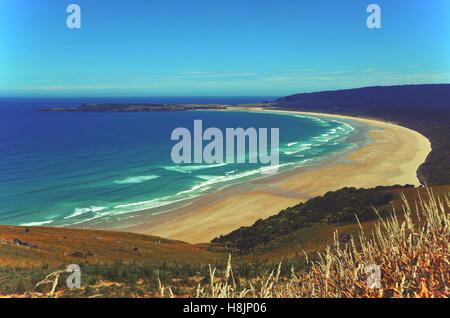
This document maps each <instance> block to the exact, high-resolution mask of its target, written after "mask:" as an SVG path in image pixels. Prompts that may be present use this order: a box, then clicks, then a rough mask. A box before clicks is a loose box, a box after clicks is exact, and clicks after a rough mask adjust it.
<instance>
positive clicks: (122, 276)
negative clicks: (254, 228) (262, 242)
mask: <svg viewBox="0 0 450 318" xmlns="http://www.w3.org/2000/svg"><path fill="white" fill-rule="evenodd" d="M414 191H417V190H416V189H414ZM424 192H425V193H426V195H425V196H424V195H423V194H424ZM417 194H418V196H417V201H416V203H415V204H413V205H411V201H410V200H409V201H408V200H407V199H406V197H404V196H402V204H401V208H402V213H398V212H397V213H396V212H395V211H392V213H391V215H390V216H388V217H385V218H381V217H379V219H378V221H377V222H375V224H374V226H372V227H370V229H371V230H370V231H368V230H367V227H365V226H364V223H362V224H361V225H360V226H359V227H360V230H359V233H358V235H355V236H351V237H350V238H349V240H348V241H347V242H342V240H340V239H339V237H340V236H339V233H337V232H335V233H334V235H333V240H332V243H331V244H330V245H329V246H328V247H327V248H325V249H324V250H322V251H320V252H319V253H313V254H310V255H306V254H307V253H304V254H303V253H302V254H303V255H302V256H301V257H298V258H293V259H287V260H285V261H283V262H277V263H276V264H274V263H271V262H265V261H261V260H251V259H250V258H246V257H245V256H236V257H231V256H229V257H228V262H227V261H226V260H225V259H226V258H222V257H220V258H217V259H216V261H214V262H213V263H210V264H211V265H208V264H207V263H203V264H198V263H194V262H192V261H189V260H188V259H187V260H181V259H180V260H179V262H173V261H172V262H160V263H158V262H153V263H151V262H150V263H146V262H145V261H143V260H140V259H136V261H134V262H123V261H115V262H114V263H112V264H107V263H98V264H90V263H87V262H81V263H80V268H81V273H82V286H81V289H68V288H67V287H66V285H65V280H66V279H67V277H68V275H69V274H68V273H66V272H65V268H66V266H67V263H66V262H64V263H63V264H60V265H56V266H48V265H45V264H42V265H40V266H33V267H11V266H3V267H0V295H6V296H8V297H11V296H17V297H186V296H191V297H448V296H450V290H449V282H450V273H449V261H450V260H449V245H448V239H449V237H450V228H449V225H450V224H449V223H450V219H449V217H448V213H449V211H450V195H449V193H448V192H446V193H444V194H442V193H441V194H440V195H436V194H434V193H432V192H431V191H421V192H417ZM376 212H377V211H374V215H377V213H376ZM378 214H379V213H378ZM366 224H367V222H366ZM357 226H358V225H357ZM155 239H156V238H151V239H149V240H150V241H152V242H153V240H155ZM152 244H154V243H152ZM172 244H178V243H177V242H172ZM180 244H181V243H180ZM142 248H144V247H142ZM183 248H186V246H184V247H183ZM28 250H31V249H28ZM205 253H206V252H205ZM208 253H209V252H208ZM225 253H228V250H221V251H220V252H218V254H220V255H222V256H225V257H227V256H226V255H225ZM216 254H217V253H216ZM197 255H200V254H197ZM208 255H209V254H208ZM212 259H214V258H212ZM220 259H222V260H224V261H220ZM371 265H377V266H379V269H380V282H379V283H380V286H379V288H370V287H371V286H368V284H373V283H376V281H373V280H372V281H371V280H369V281H368V280H367V279H368V277H369V276H371V273H368V272H367V271H368V269H370V268H371V267H370V266H371ZM44 278H46V279H44ZM372 287H373V286H372Z"/></svg>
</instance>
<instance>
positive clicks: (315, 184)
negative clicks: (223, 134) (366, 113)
mask: <svg viewBox="0 0 450 318" xmlns="http://www.w3.org/2000/svg"><path fill="white" fill-rule="evenodd" d="M243 110H244V109H243ZM245 110H252V111H265V110H263V109H260V108H245ZM279 112H288V111H279ZM296 113H302V114H306V115H315V116H326V117H334V118H344V119H350V120H353V121H354V122H356V123H357V124H359V125H366V126H370V127H377V128H378V129H377V130H371V131H370V133H369V136H370V138H371V139H372V140H373V142H371V143H369V144H367V145H365V146H364V147H362V148H360V149H358V150H356V151H355V152H352V153H350V154H348V155H346V157H345V159H346V161H345V162H339V163H332V164H328V165H325V166H321V167H313V168H309V169H295V170H292V171H288V172H285V173H280V174H278V175H275V176H271V177H267V178H265V179H264V180H258V181H256V182H254V183H253V185H254V186H253V187H249V188H248V190H247V191H245V190H242V187H241V190H240V191H239V190H238V191H232V190H229V189H228V190H224V191H222V190H221V191H218V192H216V193H214V194H210V195H205V196H204V197H201V198H200V199H198V200H196V201H195V202H193V203H191V204H189V205H188V206H185V207H182V208H179V209H176V210H174V211H171V212H168V213H164V214H161V215H158V216H156V217H154V218H153V219H152V220H151V222H143V223H141V224H139V225H137V226H132V227H126V228H122V229H121V230H125V231H132V232H138V233H144V234H151V235H157V236H161V237H167V238H171V239H177V240H182V241H186V242H189V243H204V242H209V241H210V240H211V239H213V238H214V237H217V236H220V235H222V234H227V233H229V232H231V231H233V230H235V229H237V228H239V227H241V226H249V225H252V224H253V223H254V222H255V221H257V220H258V219H260V218H267V217H268V216H270V215H274V214H277V213H278V212H279V211H281V210H283V209H285V208H287V207H290V206H293V205H295V204H297V203H300V202H303V201H305V200H307V199H308V198H310V197H313V196H317V195H323V194H325V193H326V192H328V191H331V190H337V189H339V188H342V187H345V186H352V187H374V186H378V185H394V184H402V185H404V184H413V185H419V184H420V183H419V180H418V179H417V175H416V171H417V169H418V167H419V166H420V165H421V164H422V163H423V162H424V161H425V159H426V157H427V156H428V154H429V153H430V151H431V145H430V142H429V140H428V139H427V138H425V137H424V136H423V135H421V134H420V133H418V132H416V131H413V130H411V129H408V128H405V127H401V126H398V125H395V124H392V123H386V122H381V121H376V120H370V119H363V118H355V117H347V116H340V115H329V114H319V113H304V112H296Z"/></svg>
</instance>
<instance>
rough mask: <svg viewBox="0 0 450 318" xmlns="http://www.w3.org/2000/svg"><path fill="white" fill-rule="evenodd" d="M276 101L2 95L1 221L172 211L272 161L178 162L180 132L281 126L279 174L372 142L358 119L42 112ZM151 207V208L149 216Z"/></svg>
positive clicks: (51, 222)
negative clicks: (198, 127) (175, 136)
mask: <svg viewBox="0 0 450 318" xmlns="http://www.w3.org/2000/svg"><path fill="white" fill-rule="evenodd" d="M263 100H273V97H198V98H195V97H184V98H183V97H174V98H162V97H160V98H156V97H154V98H50V99H49V98H22V99H14V98H1V99H0V224H8V225H46V226H69V225H71V226H76V225H77V224H86V222H88V223H89V224H95V223H101V222H111V221H114V220H120V219H123V218H129V217H130V216H133V215H134V214H137V213H142V212H141V211H142V210H146V213H152V212H151V211H152V210H151V209H155V208H158V211H161V209H162V210H164V207H165V206H168V205H169V204H172V203H174V202H179V203H180V204H182V203H183V202H188V200H192V199H194V198H196V197H198V196H200V195H203V194H206V193H210V192H212V191H217V190H219V189H221V188H224V187H227V186H229V185H233V184H236V183H244V182H247V181H249V180H253V179H255V178H261V177H264V176H266V175H264V174H262V173H261V168H262V167H264V166H265V165H262V164H260V163H257V164H248V163H246V164H237V163H222V164H190V165H176V164H174V163H173V162H172V160H171V156H170V153H171V149H172V147H173V145H174V144H175V143H176V142H175V141H171V139H170V136H171V133H172V131H173V130H174V129H175V128H177V127H186V128H188V129H190V130H192V128H193V123H194V120H196V119H201V120H202V121H203V127H204V129H206V128H208V127H217V128H220V129H221V130H222V131H225V128H237V127H242V128H244V129H246V128H248V127H255V128H257V129H258V128H279V136H280V144H279V153H280V163H279V171H280V172H282V171H286V170H288V169H293V168H297V167H304V166H311V165H318V164H321V163H322V162H325V161H327V160H329V159H330V158H336V159H339V158H343V156H344V155H345V154H347V153H348V152H350V151H354V150H355V149H357V148H358V147H360V146H361V145H362V144H364V143H367V142H369V141H370V140H369V138H368V131H369V129H370V128H367V127H361V126H359V125H356V124H355V123H354V122H353V121H351V120H341V119H333V118H328V117H318V116H304V115H299V114H278V113H257V112H240V111H226V112H224V111H189V112H161V113H77V112H75V113H74V112H61V113H55V112H36V111H35V110H36V109H38V108H41V107H59V106H61V107H69V106H71V107H73V106H79V105H80V104H82V103H100V102H116V103H129V102H139V103H182V102H183V103H223V104H238V103H254V102H261V101H263ZM148 209H150V210H148Z"/></svg>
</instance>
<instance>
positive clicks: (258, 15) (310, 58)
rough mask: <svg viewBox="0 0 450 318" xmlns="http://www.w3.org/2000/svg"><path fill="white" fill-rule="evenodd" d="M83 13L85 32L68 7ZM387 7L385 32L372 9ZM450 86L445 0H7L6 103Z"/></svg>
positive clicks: (2, 12) (1, 22) (3, 2)
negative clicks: (372, 22) (11, 99)
mask: <svg viewBox="0 0 450 318" xmlns="http://www.w3.org/2000/svg"><path fill="white" fill-rule="evenodd" d="M70 3H76V4H78V5H79V6H80V7H81V23H82V25H81V29H69V28H67V26H66V19H67V17H68V15H69V14H68V13H66V7H67V6H68V5H69V4H70ZM371 3H376V4H378V5H379V6H380V7H381V23H382V28H381V29H369V28H367V26H366V19H367V17H368V16H369V13H367V12H366V8H367V6H368V5H369V4H371ZM408 83H450V1H449V0H432V1H430V0H370V1H363V0H352V1H347V0H339V1H338V0H311V1H301V0H205V1H203V0H181V1H178V0H158V1H154V0H127V1H118V0H69V1H65V0H0V96H201V95H204V96H283V95H288V94H293V93H298V92H310V91H317V90H325V89H339V88H352V87H362V86H370V85H391V84H408Z"/></svg>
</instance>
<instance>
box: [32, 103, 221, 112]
mask: <svg viewBox="0 0 450 318" xmlns="http://www.w3.org/2000/svg"><path fill="white" fill-rule="evenodd" d="M208 109H211V110H213V109H214V110H217V109H227V106H226V105H219V104H207V105H199V104H82V105H81V106H79V107H68V108H64V107H54V108H41V109H38V111H40V112H108V113H112V112H173V111H187V110H208Z"/></svg>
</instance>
